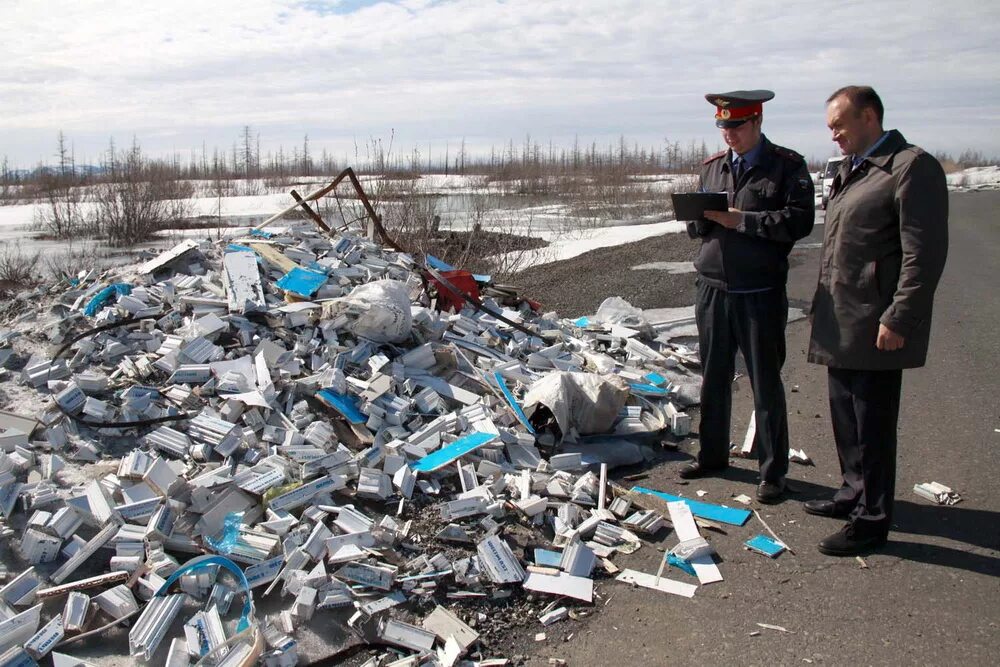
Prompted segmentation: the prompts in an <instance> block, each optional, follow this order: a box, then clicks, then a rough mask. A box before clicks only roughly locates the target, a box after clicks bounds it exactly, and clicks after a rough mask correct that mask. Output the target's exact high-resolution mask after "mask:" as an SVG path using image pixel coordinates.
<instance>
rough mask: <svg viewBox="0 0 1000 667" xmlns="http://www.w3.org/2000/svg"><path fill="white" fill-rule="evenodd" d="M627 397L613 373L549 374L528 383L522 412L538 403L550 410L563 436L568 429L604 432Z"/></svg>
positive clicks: (526, 412)
mask: <svg viewBox="0 0 1000 667" xmlns="http://www.w3.org/2000/svg"><path fill="white" fill-rule="evenodd" d="M626 400H628V386H627V385H626V384H625V381H624V380H622V379H621V378H619V377H617V376H608V377H602V376H600V375H595V374H593V373H569V372H555V373H549V374H548V375H546V376H545V377H543V378H542V379H540V380H538V381H536V382H535V383H534V384H532V385H531V386H530V387H529V388H528V391H527V392H526V393H525V395H524V412H525V414H527V415H529V416H530V415H531V414H532V413H533V412H534V411H535V409H536V408H537V407H538V406H539V405H544V406H545V407H547V408H548V409H549V410H551V411H552V415H553V416H554V417H555V419H556V423H557V424H558V425H559V430H560V431H562V433H563V435H564V436H565V435H566V434H568V433H569V432H570V429H571V428H574V429H576V432H577V433H579V434H580V435H587V434H590V433H606V432H608V431H609V430H611V426H612V425H613V424H614V423H615V420H616V419H617V418H618V413H619V412H621V409H622V406H624V405H625V401H626Z"/></svg>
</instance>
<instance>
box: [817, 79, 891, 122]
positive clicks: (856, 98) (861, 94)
mask: <svg viewBox="0 0 1000 667" xmlns="http://www.w3.org/2000/svg"><path fill="white" fill-rule="evenodd" d="M841 95H843V96H844V97H846V98H847V101H849V102H850V103H851V106H853V107H854V108H855V109H856V110H857V111H858V112H860V111H861V110H862V109H872V110H874V111H875V117H876V118H878V124H879V125H881V124H882V117H883V116H884V115H885V107H883V106H882V100H881V98H879V96H878V93H876V92H875V89H874V88H872V87H871V86H844V87H843V88H838V89H837V90H835V91H833V95H830V97H828V98H826V103H827V104H829V103H830V102H832V101H834V100H835V99H837V98H838V97H840V96H841Z"/></svg>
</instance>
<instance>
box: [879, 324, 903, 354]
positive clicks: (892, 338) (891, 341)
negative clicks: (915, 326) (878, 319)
mask: <svg viewBox="0 0 1000 667" xmlns="http://www.w3.org/2000/svg"><path fill="white" fill-rule="evenodd" d="M905 342H906V341H905V339H904V338H903V337H902V336H900V335H899V334H898V333H896V332H895V331H893V330H892V329H890V328H889V327H887V326H885V325H884V324H879V325H878V338H876V339H875V347H877V348H878V349H880V350H882V351H883V352H894V351H896V350H901V349H902V348H903V343H905Z"/></svg>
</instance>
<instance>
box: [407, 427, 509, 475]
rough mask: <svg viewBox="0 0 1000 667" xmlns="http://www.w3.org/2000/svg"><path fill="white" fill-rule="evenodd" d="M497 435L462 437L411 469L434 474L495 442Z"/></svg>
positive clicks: (475, 434) (482, 434)
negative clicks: (488, 443)
mask: <svg viewBox="0 0 1000 667" xmlns="http://www.w3.org/2000/svg"><path fill="white" fill-rule="evenodd" d="M496 438H497V435H496V434H494V433H480V432H478V431H477V432H475V433H470V434H469V435H467V436H464V437H461V438H459V439H458V440H456V441H455V442H453V443H451V444H450V445H448V446H447V447H442V448H441V449H439V450H437V451H436V452H434V453H432V454H428V455H427V456H425V457H424V458H422V459H420V460H419V461H416V462H415V463H411V464H410V467H411V468H413V470H414V471H416V472H434V471H435V470H438V469H439V468H443V467H444V466H446V465H448V464H449V463H451V462H452V461H454V460H456V459H459V458H461V457H463V456H465V455H466V454H468V453H469V452H471V451H473V450H476V449H479V448H480V447H482V446H483V445H485V444H486V443H487V442H490V441H492V440H495V439H496Z"/></svg>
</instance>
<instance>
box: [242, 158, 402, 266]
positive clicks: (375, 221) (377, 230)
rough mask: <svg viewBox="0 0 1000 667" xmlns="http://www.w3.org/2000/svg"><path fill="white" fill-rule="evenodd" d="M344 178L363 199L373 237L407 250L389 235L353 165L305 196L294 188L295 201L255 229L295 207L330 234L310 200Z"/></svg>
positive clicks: (370, 232)
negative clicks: (311, 205)
mask: <svg viewBox="0 0 1000 667" xmlns="http://www.w3.org/2000/svg"><path fill="white" fill-rule="evenodd" d="M344 179H347V180H349V181H350V182H351V185H352V186H353V188H354V192H355V193H356V194H357V196H358V199H359V200H360V201H361V205H362V206H363V207H364V209H365V212H366V213H367V215H368V222H369V230H368V232H369V234H371V235H372V236H373V237H374V236H376V235H377V236H378V240H379V241H380V242H381V243H383V244H384V245H387V246H389V247H391V248H392V249H393V250H396V251H398V252H406V251H405V250H403V248H402V247H401V246H400V245H399V244H398V243H397V242H396V241H395V239H393V238H392V237H391V236H389V232H387V231H386V229H385V227H384V226H383V225H382V219H381V218H380V217H379V215H378V213H377V212H376V211H375V207H374V206H372V203H371V200H370V199H369V198H368V194H367V193H365V190H364V188H363V187H361V181H360V180H358V176H357V174H355V173H354V169H352V168H351V167H347V168H346V169H344V170H343V171H342V172H340V173H339V174H337V177H336V178H335V179H333V181H331V182H330V183H329V184H328V185H324V186H323V187H322V188H320V189H319V190H316V191H315V192H311V193H309V194H308V195H306V196H305V197H303V196H301V195H300V194H299V193H297V192H296V191H294V190H292V193H291V194H292V197H293V198H294V199H295V203H294V204H292V205H291V206H289V207H288V208H286V209H285V210H283V211H281V212H279V213H275V214H274V215H272V216H271V217H270V218H268V219H267V220H265V221H264V222H262V223H260V224H259V225H257V226H256V227H254V229H256V230H261V229H264V228H265V227H267V226H268V225H270V224H271V223H272V222H274V221H276V220H278V219H280V218H282V217H284V216H285V215H287V214H289V213H291V212H292V211H294V210H295V209H297V208H302V209H303V210H305V212H306V214H307V215H308V216H309V217H310V218H311V219H312V220H313V222H315V223H316V224H317V225H318V226H319V227H320V228H321V229H322V230H323V231H324V232H326V233H327V234H329V233H330V232H331V230H330V227H329V226H328V225H327V224H326V223H325V222H323V219H322V218H321V217H320V216H319V214H318V213H316V212H315V211H314V210H313V209H312V208H311V207H310V206H309V202H314V201H317V200H319V199H322V198H323V197H325V196H326V195H328V194H330V193H331V192H333V191H334V190H335V189H336V187H337V186H338V185H340V184H341V183H342V182H343V181H344Z"/></svg>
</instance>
